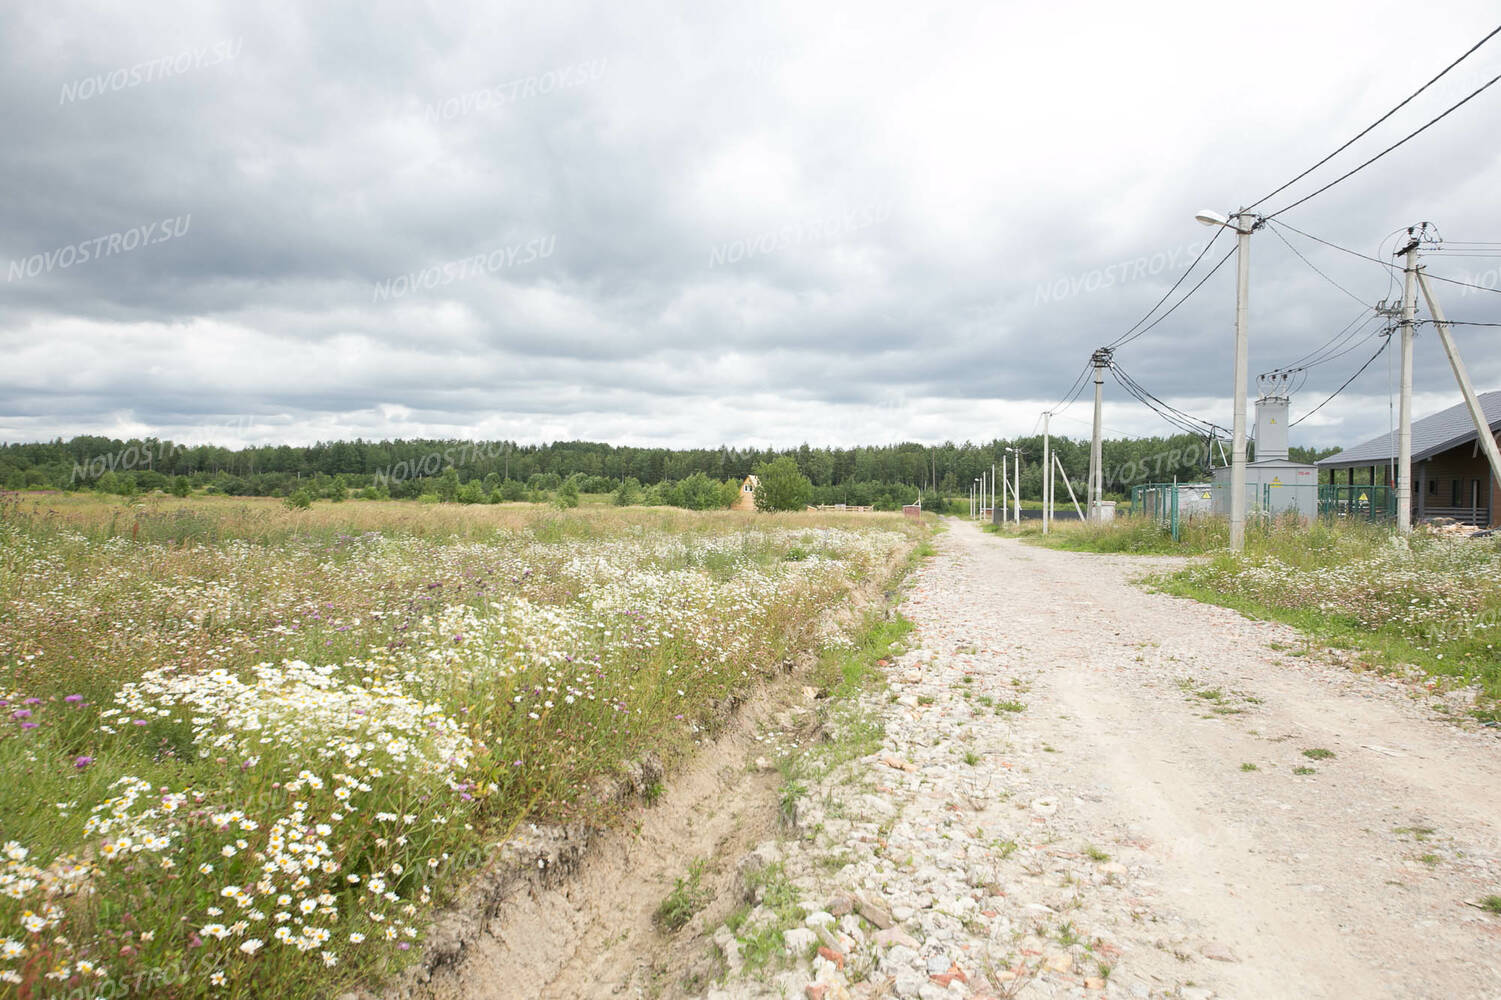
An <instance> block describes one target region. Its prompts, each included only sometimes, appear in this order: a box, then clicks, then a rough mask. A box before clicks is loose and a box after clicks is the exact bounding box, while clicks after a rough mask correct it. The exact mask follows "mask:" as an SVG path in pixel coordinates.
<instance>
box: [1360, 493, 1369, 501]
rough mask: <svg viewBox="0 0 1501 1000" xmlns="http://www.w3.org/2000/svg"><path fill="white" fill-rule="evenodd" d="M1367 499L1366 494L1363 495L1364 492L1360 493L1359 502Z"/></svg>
mask: <svg viewBox="0 0 1501 1000" xmlns="http://www.w3.org/2000/svg"><path fill="white" fill-rule="evenodd" d="M1369 499H1370V497H1368V496H1366V495H1365V494H1364V493H1362V494H1361V495H1360V502H1361V503H1365V502H1366V501H1367V500H1369Z"/></svg>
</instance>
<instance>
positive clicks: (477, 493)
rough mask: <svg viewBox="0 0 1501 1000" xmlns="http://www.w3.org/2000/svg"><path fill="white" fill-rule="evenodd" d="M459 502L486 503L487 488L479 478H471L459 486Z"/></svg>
mask: <svg viewBox="0 0 1501 1000" xmlns="http://www.w3.org/2000/svg"><path fill="white" fill-rule="evenodd" d="M458 499H459V503H484V502H485V488H484V487H483V486H482V485H480V481H479V480H478V479H471V480H469V482H467V483H465V484H464V485H463V486H460V487H459V498H458Z"/></svg>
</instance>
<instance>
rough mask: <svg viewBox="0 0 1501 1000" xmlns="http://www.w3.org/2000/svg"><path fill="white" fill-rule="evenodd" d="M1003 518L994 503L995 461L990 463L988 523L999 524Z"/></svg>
mask: <svg viewBox="0 0 1501 1000" xmlns="http://www.w3.org/2000/svg"><path fill="white" fill-rule="evenodd" d="M1003 520H1004V518H1002V517H1001V516H1000V512H999V509H998V508H997V507H996V505H995V463H994V462H991V463H990V523H991V524H1000V523H1001V521H1003Z"/></svg>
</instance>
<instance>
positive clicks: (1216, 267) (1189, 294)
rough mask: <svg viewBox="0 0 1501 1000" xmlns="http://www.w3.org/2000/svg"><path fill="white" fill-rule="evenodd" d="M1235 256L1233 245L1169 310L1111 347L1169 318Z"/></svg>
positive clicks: (1131, 338) (1112, 348) (1186, 273)
mask: <svg viewBox="0 0 1501 1000" xmlns="http://www.w3.org/2000/svg"><path fill="white" fill-rule="evenodd" d="M1209 242H1210V243H1211V244H1213V243H1214V240H1210V241H1209ZM1204 249H1205V250H1206V251H1207V250H1208V249H1209V247H1207V246H1206V247H1205V248H1204ZM1200 256H1201V257H1202V256H1203V254H1200ZM1234 256H1235V247H1231V248H1230V250H1229V252H1228V253H1226V254H1225V256H1223V257H1221V258H1220V260H1219V263H1218V264H1215V265H1214V267H1212V268H1210V269H1209V273H1208V274H1206V275H1204V277H1202V278H1200V279H1199V280H1198V281H1197V282H1196V283H1195V284H1194V286H1193V287H1192V288H1190V289H1189V290H1188V291H1186V292H1184V293H1183V297H1182V298H1181V299H1179V300H1178V301H1177V302H1174V303H1173V304H1172V306H1171V307H1170V308H1169V309H1168V311H1167V312H1165V313H1163V314H1162V315H1161V316H1158V317H1157V318H1156V319H1154V320H1152V322H1150V323H1148V324H1147V325H1146V326H1144V327H1142V328H1141V329H1140V330H1137V331H1136V332H1135V333H1134V334H1132V335H1131V336H1129V337H1125V338H1123V339H1120V340H1117V341H1116V342H1115V343H1114V344H1112V345H1111V346H1110V349H1111V350H1114V349H1115V348H1117V347H1120V346H1121V345H1122V344H1128V343H1130V342H1131V341H1133V340H1135V339H1136V338H1137V337H1140V336H1141V335H1142V334H1144V333H1146V332H1147V331H1148V330H1150V329H1152V327H1154V326H1156V325H1157V324H1158V323H1161V322H1162V321H1163V320H1165V319H1167V318H1168V317H1169V316H1171V315H1172V314H1173V313H1174V312H1175V311H1176V310H1177V308H1178V307H1179V306H1181V305H1182V304H1183V303H1185V302H1187V301H1188V300H1189V299H1190V298H1192V297H1193V294H1194V292H1197V291H1198V290H1199V289H1200V288H1201V287H1203V285H1204V282H1206V281H1208V280H1209V279H1210V278H1212V277H1214V273H1215V272H1216V271H1218V270H1219V269H1220V268H1222V267H1224V266H1225V261H1227V260H1229V259H1230V258H1231V257H1234ZM1183 277H1185V278H1186V277H1188V272H1186V271H1185V272H1184V274H1183ZM1180 280H1181V279H1180ZM1174 287H1176V286H1174ZM1153 308H1155V307H1153ZM1143 318H1145V317H1143Z"/></svg>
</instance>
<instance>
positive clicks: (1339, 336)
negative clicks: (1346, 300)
mask: <svg viewBox="0 0 1501 1000" xmlns="http://www.w3.org/2000/svg"><path fill="white" fill-rule="evenodd" d="M1375 311H1376V308H1375V307H1374V306H1366V307H1365V308H1364V309H1362V310H1361V311H1360V312H1358V313H1356V314H1355V318H1354V319H1352V320H1350V322H1348V323H1346V324H1345V325H1344V327H1343V328H1341V329H1340V331H1339V332H1338V333H1336V334H1335V335H1334V336H1332V337H1330V338H1329V339H1328V340H1326V341H1324V343H1322V344H1320V345H1319V346H1318V347H1315V348H1314V349H1313V350H1311V351H1309V352H1308V353H1307V354H1305V355H1303V356H1302V357H1301V358H1299V359H1298V360H1296V361H1294V362H1293V363H1292V364H1290V365H1286V366H1284V367H1282V368H1273V369H1272V370H1271V371H1269V372H1267V373H1266V374H1268V375H1275V374H1277V373H1278V372H1285V371H1295V370H1297V369H1298V367H1299V366H1300V365H1303V366H1305V367H1306V365H1307V363H1308V362H1309V361H1311V360H1312V359H1313V358H1316V357H1318V356H1319V355H1320V354H1321V353H1323V352H1324V351H1326V350H1328V349H1329V347H1330V346H1331V345H1333V344H1335V343H1337V342H1342V340H1343V338H1345V336H1346V335H1347V334H1349V332H1350V331H1351V329H1353V328H1354V327H1355V324H1357V323H1359V322H1360V321H1361V319H1365V320H1366V322H1367V323H1369V322H1370V319H1369V314H1372V313H1374V312H1375Z"/></svg>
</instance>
